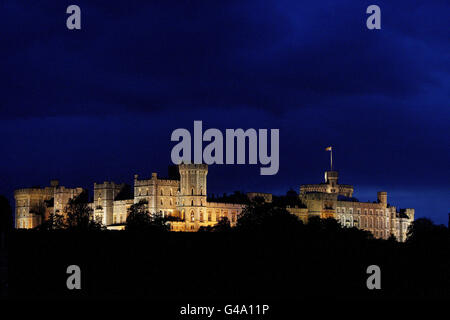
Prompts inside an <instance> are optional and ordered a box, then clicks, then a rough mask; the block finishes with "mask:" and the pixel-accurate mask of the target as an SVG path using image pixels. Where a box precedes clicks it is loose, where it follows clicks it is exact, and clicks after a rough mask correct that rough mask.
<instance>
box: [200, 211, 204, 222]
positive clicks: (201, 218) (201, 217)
mask: <svg viewBox="0 0 450 320" xmlns="http://www.w3.org/2000/svg"><path fill="white" fill-rule="evenodd" d="M200 222H203V212H201V211H200Z"/></svg>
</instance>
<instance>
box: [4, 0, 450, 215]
mask: <svg viewBox="0 0 450 320" xmlns="http://www.w3.org/2000/svg"><path fill="white" fill-rule="evenodd" d="M70 4H73V3H72V2H71V1H70V2H69V1H59V2H58V3H57V4H55V2H54V1H39V2H33V1H14V2H12V1H8V2H6V1H4V2H2V3H1V4H0V15H1V16H0V29H1V30H3V32H2V37H0V49H1V50H0V61H1V62H0V72H1V75H2V76H1V78H0V79H1V80H0V88H1V101H0V112H1V120H0V124H1V128H0V133H1V134H2V136H3V137H5V139H4V141H2V142H1V143H0V148H1V151H2V154H5V156H4V157H3V158H2V160H1V163H0V164H1V167H2V168H3V169H2V170H1V178H2V181H4V186H2V187H1V189H0V193H9V194H11V192H12V190H13V188H15V187H19V186H23V185H29V184H44V183H45V182H46V181H47V180H48V179H50V178H51V177H59V178H60V179H61V180H62V181H64V180H65V179H67V180H66V181H67V183H68V184H73V185H78V184H83V185H85V186H88V187H91V184H92V183H93V182H94V181H102V180H111V179H113V180H117V181H123V180H127V179H131V177H132V174H133V173H135V172H136V173H143V172H148V173H150V172H151V171H160V172H163V171H165V167H166V165H167V164H168V162H169V160H170V158H169V157H170V148H171V144H170V141H169V137H170V133H171V131H172V130H173V129H175V128H177V127H187V128H191V126H192V122H193V120H203V121H204V123H205V126H206V127H218V128H236V127H243V128H246V127H247V128H248V127H254V128H280V132H281V135H282V140H281V154H280V161H281V167H280V173H279V174H278V175H277V176H274V177H265V178H262V177H260V176H258V170H257V168H256V167H255V168H253V167H251V168H249V167H242V168H241V167H229V166H224V167H218V168H214V169H212V171H211V172H212V174H211V180H210V189H211V190H212V191H213V192H224V191H232V190H233V189H244V190H250V189H251V190H253V189H264V190H262V191H271V190H272V189H273V190H286V189H287V188H289V187H293V188H298V185H299V184H300V183H310V182H311V183H312V182H315V181H317V180H320V179H321V178H322V171H323V170H324V169H325V168H326V166H327V158H326V155H324V153H323V147H324V146H326V145H329V144H333V145H335V146H336V153H337V154H336V163H337V165H338V166H339V170H341V171H342V175H343V179H344V182H346V183H354V184H355V185H357V186H359V185H360V186H361V188H365V190H367V192H368V193H370V194H372V193H373V194H374V192H375V191H376V189H377V188H386V189H387V190H388V191H389V190H394V191H395V190H400V191H397V194H398V195H399V197H401V200H399V201H401V205H403V206H411V205H410V204H409V203H413V205H415V206H417V207H418V208H419V209H420V212H419V215H420V214H423V215H426V214H428V213H427V212H426V208H427V201H430V200H429V199H428V200H425V199H423V200H420V201H419V200H417V199H421V198H420V197H418V196H414V193H415V192H416V191H417V190H420V188H423V189H424V190H427V191H426V192H424V194H427V195H429V194H432V193H433V192H436V194H437V195H440V196H437V198H439V199H437V200H436V202H435V203H439V205H436V206H435V207H433V208H434V209H433V213H429V214H430V215H432V216H433V217H435V218H436V219H437V220H439V219H441V220H439V221H442V216H441V215H442V214H445V213H446V212H447V211H448V207H449V206H450V204H449V203H448V200H446V199H443V198H442V194H445V192H444V190H447V191H448V187H447V183H448V181H449V180H450V176H449V175H450V173H449V171H448V163H449V161H450V155H449V152H448V141H449V134H448V129H447V127H448V124H447V122H448V119H449V116H450V114H449V105H448V101H449V98H450V97H449V92H450V90H449V86H450V76H449V72H450V70H449V66H450V61H449V59H450V58H449V56H448V52H449V49H450V43H449V38H448V30H449V26H450V25H449V22H448V12H449V9H450V8H449V4H448V2H447V1H427V2H424V1H395V2H393V1H381V2H380V1H379V2H378V5H379V6H380V7H381V9H382V30H379V31H369V30H367V29H366V28H365V19H366V14H365V10H366V7H367V6H368V5H370V4H372V3H371V2H368V1H363V2H360V3H355V2H354V1H339V2H337V1H315V2H311V1H308V2H306V1H304V2H302V1H283V0H281V1H132V0H130V1H120V2H119V1H117V2H116V1H114V2H111V1H110V2H105V1H87V0H79V1H77V4H78V5H79V6H80V7H81V9H82V30H80V31H68V30H67V29H66V28H65V19H66V17H67V15H66V14H65V10H66V7H67V6H68V5H70ZM104 159H109V160H108V161H105V160H104ZM319 159H320V160H319ZM253 169H254V171H252V170H253ZM252 173H254V175H252ZM243 176H247V177H254V178H249V179H245V180H244V179H242V177H243ZM402 190H403V191H402ZM361 192H365V191H361ZM363 195H364V196H366V193H363ZM373 197H375V196H373ZM393 201H394V202H395V200H393ZM437 209H439V210H440V212H439V215H438V213H437V211H436V210H437Z"/></svg>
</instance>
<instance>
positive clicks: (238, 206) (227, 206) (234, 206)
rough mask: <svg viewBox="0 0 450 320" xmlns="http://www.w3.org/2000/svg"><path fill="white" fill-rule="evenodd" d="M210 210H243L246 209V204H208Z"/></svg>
mask: <svg viewBox="0 0 450 320" xmlns="http://www.w3.org/2000/svg"><path fill="white" fill-rule="evenodd" d="M206 205H207V207H208V209H216V208H217V209H219V208H220V209H242V208H243V207H245V205H244V204H236V203H223V202H208V203H207V204H206Z"/></svg>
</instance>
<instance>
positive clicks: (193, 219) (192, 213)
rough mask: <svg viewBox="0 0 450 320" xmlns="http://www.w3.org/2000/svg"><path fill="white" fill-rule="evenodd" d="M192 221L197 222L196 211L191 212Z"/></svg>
mask: <svg viewBox="0 0 450 320" xmlns="http://www.w3.org/2000/svg"><path fill="white" fill-rule="evenodd" d="M191 221H192V222H194V221H195V214H194V211H191Z"/></svg>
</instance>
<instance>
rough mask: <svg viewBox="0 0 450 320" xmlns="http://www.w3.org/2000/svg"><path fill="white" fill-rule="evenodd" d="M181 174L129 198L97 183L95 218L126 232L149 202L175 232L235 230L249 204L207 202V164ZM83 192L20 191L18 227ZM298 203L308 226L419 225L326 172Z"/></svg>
mask: <svg viewBox="0 0 450 320" xmlns="http://www.w3.org/2000/svg"><path fill="white" fill-rule="evenodd" d="M177 171H178V172H174V171H173V168H172V171H170V172H169V178H159V177H158V175H157V173H152V176H151V178H149V179H139V176H138V175H135V176H134V190H133V192H132V193H133V194H130V195H127V194H126V192H125V191H126V185H125V184H116V183H114V182H104V183H100V184H98V183H94V199H93V202H92V203H90V206H91V208H92V209H93V212H94V216H95V217H96V218H99V219H101V221H102V223H103V224H104V225H105V226H107V228H108V229H116V230H122V229H124V226H125V222H126V218H127V213H128V208H130V206H131V205H133V204H134V203H137V202H139V201H141V200H145V201H146V202H147V206H148V210H149V212H150V213H161V214H162V215H164V216H172V217H177V218H178V219H177V221H171V222H170V227H171V230H172V231H197V230H198V229H199V228H200V227H202V226H203V227H206V226H213V225H215V224H216V223H217V222H218V221H219V220H220V219H221V218H223V217H227V218H228V220H229V221H230V224H231V226H235V225H236V222H237V218H238V216H239V214H240V213H241V212H242V211H243V209H244V208H245V206H246V204H245V203H228V202H224V201H222V202H219V201H218V202H215V200H214V199H209V200H208V199H207V175H208V166H207V165H206V164H180V165H179V166H178V170H177ZM82 192H83V189H82V188H73V189H70V188H65V187H63V186H59V183H58V181H56V180H52V181H51V183H50V186H49V187H45V188H27V189H18V190H16V191H15V192H14V197H15V201H16V210H15V217H16V219H15V221H16V228H25V229H30V228H34V227H36V226H38V225H39V224H40V223H42V220H43V219H45V217H47V216H48V215H49V214H51V213H53V214H58V213H59V214H64V208H65V206H66V205H67V203H68V201H69V199H71V198H74V197H76V196H78V195H80V194H81V193H82ZM246 197H247V198H248V199H249V200H252V199H254V198H255V197H261V198H263V199H264V201H266V202H272V194H269V193H247V194H246ZM298 197H299V200H300V201H299V203H301V204H302V205H292V206H291V205H288V206H286V209H287V210H288V211H289V212H290V213H292V214H294V215H296V216H297V217H298V218H299V219H301V220H302V221H303V222H305V223H307V221H308V219H309V218H310V217H313V216H318V217H321V218H334V219H336V220H337V221H339V222H340V223H341V225H343V226H346V227H356V228H359V229H363V230H367V231H370V232H371V233H372V234H373V235H374V237H376V238H381V239H387V238H389V237H390V236H391V235H394V236H395V237H396V239H397V240H398V241H405V240H406V234H407V231H408V227H409V225H410V224H411V222H412V221H414V209H404V210H397V208H396V207H394V206H391V205H389V204H388V201H387V193H386V192H383V191H381V192H378V195H377V201H374V202H359V201H357V200H356V199H355V198H353V186H351V185H341V184H339V183H338V172H337V171H327V172H325V182H324V183H320V184H308V185H302V186H300V190H299V195H298Z"/></svg>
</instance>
